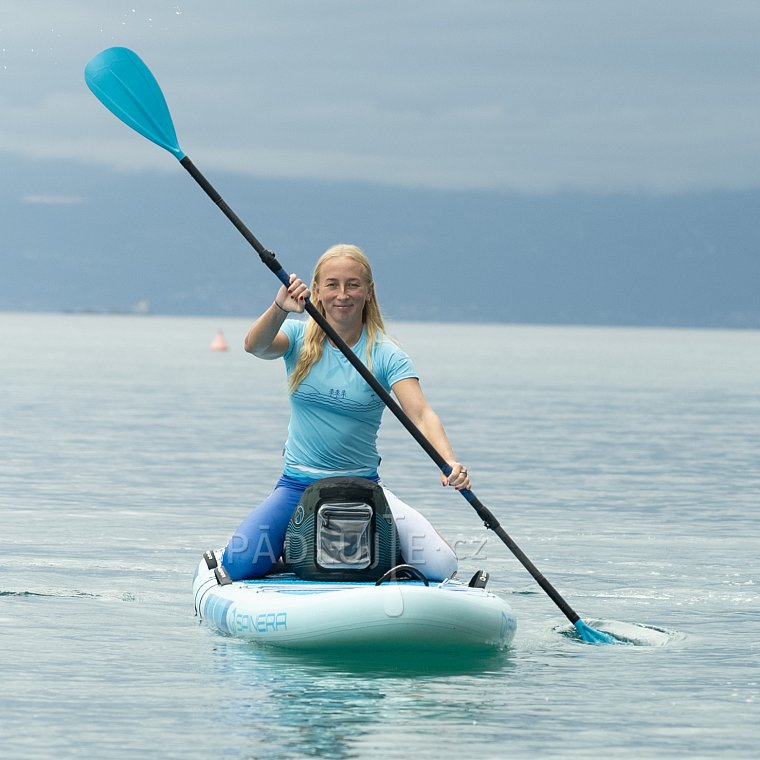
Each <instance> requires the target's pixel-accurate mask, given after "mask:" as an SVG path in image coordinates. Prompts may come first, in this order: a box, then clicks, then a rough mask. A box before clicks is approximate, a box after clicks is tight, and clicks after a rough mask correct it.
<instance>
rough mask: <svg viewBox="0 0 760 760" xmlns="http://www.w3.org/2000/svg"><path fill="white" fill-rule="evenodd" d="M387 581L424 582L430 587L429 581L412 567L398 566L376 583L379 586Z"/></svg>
mask: <svg viewBox="0 0 760 760" xmlns="http://www.w3.org/2000/svg"><path fill="white" fill-rule="evenodd" d="M386 581H388V582H390V581H422V582H423V583H424V584H425V585H426V586H429V585H430V582H429V581H428V579H427V578H426V577H425V576H424V575H423V574H422V573H421V572H420V571H419V570H418V569H417V568H416V567H412V566H411V565H396V567H392V568H391V569H390V570H388V572H387V573H385V574H384V575H383V576H382V577H381V578H378V579H377V580H376V581H375V585H376V586H379V585H380V584H382V583H385V582H386Z"/></svg>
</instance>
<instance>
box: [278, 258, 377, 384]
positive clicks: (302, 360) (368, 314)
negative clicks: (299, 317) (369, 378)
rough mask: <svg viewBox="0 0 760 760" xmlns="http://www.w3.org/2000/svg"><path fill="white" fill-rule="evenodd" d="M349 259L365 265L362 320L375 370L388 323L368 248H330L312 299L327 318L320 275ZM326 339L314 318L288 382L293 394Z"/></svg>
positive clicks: (318, 268)
mask: <svg viewBox="0 0 760 760" xmlns="http://www.w3.org/2000/svg"><path fill="white" fill-rule="evenodd" d="M343 257H345V258H348V259H351V260H352V261H355V262H356V263H357V264H359V265H360V266H361V268H362V280H363V281H364V285H365V286H366V288H367V290H368V296H369V297H368V298H367V300H366V301H365V303H364V309H363V311H362V323H363V324H364V327H365V329H366V331H367V355H366V358H365V362H364V363H365V364H366V365H367V368H368V369H372V349H373V347H374V345H375V343H376V342H377V341H378V340H379V339H381V338H382V336H383V335H384V334H385V324H384V323H383V315H382V314H381V313H380V304H379V303H378V302H377V295H376V293H375V292H374V280H373V278H372V267H371V266H370V263H369V259H368V258H367V256H366V254H365V253H364V251H362V249H361V248H359V247H358V246H355V245H349V244H347V243H340V244H338V245H334V246H332V247H331V248H328V249H327V250H326V251H325V252H324V253H323V254H322V255H321V256H320V257H319V260H318V261H317V265H316V266H315V267H314V274H313V275H312V278H311V299H312V303H313V304H314V306H316V307H317V309H319V312H320V314H321V315H322V316H323V317H326V314H325V308H324V306H323V305H322V301H321V300H320V298H319V295H318V294H317V290H318V287H317V286H318V285H319V280H320V275H321V274H322V269H323V267H324V266H325V264H327V263H328V262H330V261H333V260H334V259H338V258H343ZM325 340H327V335H326V334H325V332H324V330H323V329H322V328H321V327H320V326H319V325H318V324H317V323H316V322H315V321H314V320H313V319H311V320H309V322H308V324H307V325H306V331H305V333H304V341H303V347H302V348H301V353H300V355H299V356H298V361H297V362H296V366H295V367H294V369H293V374H292V375H291V376H290V380H289V382H288V389H289V390H290V392H291V393H293V392H294V391H295V389H296V388H297V387H298V386H299V385H300V384H301V381H302V380H303V379H304V378H305V377H306V375H308V374H309V370H310V369H311V368H312V367H313V366H314V365H315V364H316V363H317V362H318V361H319V360H320V359H321V358H322V352H323V351H324V345H325Z"/></svg>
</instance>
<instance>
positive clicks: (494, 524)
mask: <svg viewBox="0 0 760 760" xmlns="http://www.w3.org/2000/svg"><path fill="white" fill-rule="evenodd" d="M180 163H181V164H182V166H183V167H184V168H185V169H186V170H187V171H188V173H189V174H190V176H191V177H192V178H193V179H194V180H195V181H196V182H197V183H198V184H199V185H200V186H201V187H202V188H203V190H204V192H205V193H206V195H208V197H209V198H211V200H212V201H214V203H215V204H216V205H217V206H218V207H219V208H220V209H221V211H222V213H223V214H224V215H225V216H226V217H227V218H228V219H229V220H230V221H231V222H232V224H234V225H235V227H236V228H237V229H238V231H239V232H240V234H241V235H242V236H243V237H244V238H245V239H246V240H247V241H248V242H249V243H250V244H251V246H252V247H253V248H254V250H255V251H256V253H258V254H259V258H260V259H261V261H262V262H263V263H264V264H266V266H267V267H268V268H269V269H271V270H272V272H274V274H275V275H276V276H277V278H278V279H279V280H280V282H282V284H283V285H285V287H287V286H288V285H289V284H290V279H289V277H288V275H287V274H286V272H285V270H284V269H283V267H282V265H281V264H280V262H279V261H277V258H276V256H275V255H274V254H273V253H272V252H271V251H268V250H267V249H266V248H265V247H264V246H263V245H262V244H261V242H259V240H258V238H256V236H255V235H254V234H253V233H252V232H251V231H250V230H249V229H248V227H246V225H245V224H244V223H243V221H242V220H241V219H240V217H238V215H237V214H236V213H235V212H234V211H233V210H232V209H231V208H230V207H229V206H228V205H227V203H225V201H224V199H223V198H222V196H221V195H220V194H219V193H218V192H217V191H216V190H215V189H214V186H213V185H212V184H211V183H210V182H209V181H208V180H207V179H206V178H205V177H204V176H203V174H201V172H200V170H199V169H198V168H197V167H196V166H195V164H194V163H193V162H192V161H191V160H190V159H189V158H188V157H187V156H185V157H184V158H182V159H181V160H180ZM306 312H307V313H308V314H309V316H310V317H311V318H312V319H313V320H314V321H315V322H316V323H317V324H318V325H319V326H320V327H321V328H322V330H324V332H325V334H326V335H327V337H328V338H329V339H330V340H331V341H332V342H333V343H334V344H335V345H336V346H337V347H338V350H339V351H340V352H341V353H342V354H343V356H345V357H346V359H348V361H349V362H350V363H351V364H352V365H353V367H354V368H355V369H356V371H357V372H358V373H359V374H360V375H361V376H362V377H363V378H364V379H365V380H366V381H367V383H368V384H369V386H370V388H372V390H373V391H374V392H375V393H376V394H377V395H378V396H379V397H380V398H381V399H382V401H383V403H384V404H385V405H386V406H387V407H388V409H390V410H391V412H393V414H394V416H395V417H396V418H397V419H398V421H399V422H400V423H401V424H402V425H403V426H404V427H405V428H406V429H407V430H408V431H409V433H410V434H411V435H412V437H413V438H414V440H415V441H417V443H419V445H420V446H421V447H422V449H423V450H424V451H425V453H426V454H427V455H428V456H429V457H430V458H431V459H432V460H433V462H435V464H436V465H437V466H438V468H439V469H440V470H441V471H442V472H443V473H444V475H449V474H450V473H451V466H450V465H449V463H448V462H447V461H446V460H445V459H444V458H443V457H442V456H441V455H440V454H439V453H438V450H437V449H436V448H435V447H434V446H433V444H432V443H430V441H428V439H427V438H426V437H425V436H424V435H423V434H422V432H421V431H420V430H419V428H418V427H417V426H416V425H415V424H414V423H413V422H412V421H411V420H410V419H409V417H408V416H407V414H406V412H404V410H403V409H402V408H401V406H399V404H398V403H397V402H396V400H395V399H394V398H393V397H392V396H391V395H390V393H388V391H386V390H385V388H383V386H382V385H381V384H380V382H379V381H378V380H377V378H376V377H375V376H374V375H373V374H372V373H371V372H370V371H369V370H368V369H367V367H366V366H365V365H364V364H363V363H362V362H361V360H360V359H359V357H358V356H357V355H356V354H355V353H354V352H353V351H352V350H351V348H350V346H349V345H348V344H347V343H346V342H345V341H344V340H343V338H341V337H340V335H338V333H337V332H336V331H335V330H334V329H333V327H332V326H331V325H330V323H329V322H328V321H327V320H326V319H325V317H324V316H323V315H322V312H320V311H319V309H317V307H316V306H314V304H313V303H312V302H311V301H309V300H307V301H306ZM460 493H461V494H462V496H463V497H464V498H465V499H467V501H468V502H469V503H470V504H471V505H472V507H473V509H474V510H475V511H476V512H477V513H478V516H479V517H480V519H481V520H483V524H484V525H485V527H486V528H488V529H489V530H492V531H493V532H494V533H496V535H497V536H498V537H499V538H500V539H501V540H502V541H503V542H504V544H505V545H506V546H507V548H508V549H509V550H510V551H511V552H512V554H514V555H515V557H517V559H518V560H519V561H520V563H521V564H522V566H523V567H524V568H525V569H526V570H527V571H528V572H529V573H530V574H531V575H532V576H533V578H534V580H535V581H536V583H538V585H539V586H541V588H542V589H543V590H544V591H545V592H546V593H547V594H548V596H549V598H550V599H551V600H552V601H553V602H554V603H555V604H556V605H557V607H559V609H560V610H562V612H563V613H564V615H565V616H566V617H567V619H568V620H569V621H570V622H571V623H573V624H575V623H576V622H577V621H578V620H579V615H578V614H577V613H576V612H575V610H573V608H572V607H570V605H569V604H568V603H567V602H566V601H565V600H564V599H563V598H562V597H561V596H560V594H559V592H558V591H557V590H556V589H555V588H554V586H552V584H551V583H549V581H548V580H546V578H544V576H543V575H542V574H541V573H540V572H539V570H538V568H537V567H536V566H535V565H534V564H533V563H532V562H531V561H530V559H529V558H528V557H527V556H526V554H525V553H524V552H523V551H522V549H520V547H519V546H518V545H517V544H516V543H515V542H514V541H513V540H512V538H511V537H510V536H509V534H508V533H507V532H506V531H505V530H504V528H502V527H501V525H500V524H499V521H498V520H497V519H496V517H494V515H493V513H492V512H491V511H490V510H489V509H488V507H486V506H485V505H484V504H483V503H482V502H481V501H480V499H478V497H477V496H476V495H475V494H474V493H473V492H472V491H470V490H469V489H466V488H463V489H462V490H460Z"/></svg>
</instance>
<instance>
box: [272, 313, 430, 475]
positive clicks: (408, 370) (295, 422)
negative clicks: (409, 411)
mask: <svg viewBox="0 0 760 760" xmlns="http://www.w3.org/2000/svg"><path fill="white" fill-rule="evenodd" d="M280 329H281V331H282V332H283V333H285V335H287V337H288V340H289V341H290V346H289V347H288V350H287V351H286V353H285V356H284V359H285V367H286V370H287V374H288V377H290V375H291V374H292V373H293V370H294V369H295V366H296V362H297V361H298V356H299V354H300V353H301V347H302V346H303V340H304V333H305V330H306V322H302V321H300V320H295V319H286V320H285V322H284V323H283V325H282V327H281V328H280ZM351 348H352V350H353V352H354V353H355V354H356V355H357V356H358V357H359V359H361V361H362V362H364V363H365V364H366V363H367V361H366V355H367V335H366V330H363V331H362V336H361V338H360V339H359V342H358V343H356V344H355V345H354V346H352V347H351ZM371 369H372V374H373V375H374V376H375V377H376V378H377V379H378V381H379V382H380V384H381V385H382V386H383V387H384V388H385V389H386V390H387V391H388V392H390V390H391V386H392V385H393V384H394V383H396V382H398V381H399V380H404V379H406V378H409V377H417V372H416V370H415V368H414V365H413V364H412V360H411V359H410V358H409V357H408V356H407V355H406V354H405V353H404V352H403V351H402V350H401V349H400V348H399V347H398V346H397V345H396V344H395V343H393V342H392V341H391V340H390V339H388V338H387V337H385V338H380V339H379V340H378V341H377V342H376V343H375V345H374V346H373V348H372V367H371ZM290 408H291V415H290V425H289V426H288V440H287V443H286V444H285V474H286V475H289V476H290V477H294V478H297V479H299V480H316V479H317V478H320V477H325V476H326V475H339V474H340V475H344V474H345V475H358V476H361V477H370V476H373V475H375V474H376V473H377V467H378V465H379V463H380V457H379V455H378V453H377V431H378V429H379V427H380V419H381V417H382V415H383V410H384V409H385V404H384V403H383V401H382V399H381V398H380V397H379V396H377V394H375V392H374V391H373V390H372V388H370V386H369V385H368V383H367V381H366V380H364V378H363V377H362V376H361V375H360V374H359V373H358V372H357V371H356V369H355V368H354V367H353V366H352V365H351V364H350V363H349V361H348V359H346V357H345V356H343V354H342V353H341V352H340V351H339V350H338V349H337V348H335V347H334V346H333V345H332V344H331V343H330V342H329V341H327V340H326V341H325V345H324V350H323V352H322V358H321V359H320V360H319V361H318V362H317V363H316V364H315V365H314V366H313V367H312V368H311V370H310V371H309V374H308V375H306V377H305V378H304V379H303V380H302V381H301V383H300V384H299V386H298V387H297V388H296V390H295V392H294V393H292V394H291V396H290Z"/></svg>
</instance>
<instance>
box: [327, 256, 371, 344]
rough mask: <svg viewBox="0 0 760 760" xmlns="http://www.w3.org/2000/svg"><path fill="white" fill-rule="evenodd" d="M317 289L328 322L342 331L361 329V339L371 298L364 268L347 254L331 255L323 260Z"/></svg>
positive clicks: (369, 285) (351, 331)
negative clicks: (365, 307)
mask: <svg viewBox="0 0 760 760" xmlns="http://www.w3.org/2000/svg"><path fill="white" fill-rule="evenodd" d="M314 290H315V293H316V295H317V298H318V299H319V301H320V302H321V303H322V306H323V308H324V310H325V316H326V317H327V321H328V322H330V324H331V325H333V327H335V328H336V329H338V330H339V331H340V332H341V333H346V332H347V331H348V332H350V333H357V331H358V334H357V335H356V338H357V339H358V337H359V335H360V334H361V328H362V324H363V317H364V305H365V304H366V303H367V301H368V300H370V299H371V298H372V283H371V282H368V281H367V275H366V272H365V270H364V267H363V266H362V265H361V264H360V263H359V262H358V261H355V260H354V259H352V258H349V257H348V256H337V257H336V258H331V259H329V260H327V261H325V262H323V263H322V265H321V267H320V270H319V273H318V275H317V278H316V279H315V288H314ZM351 337H353V335H352V336H351Z"/></svg>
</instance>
